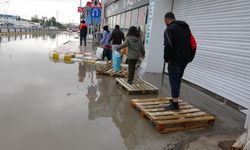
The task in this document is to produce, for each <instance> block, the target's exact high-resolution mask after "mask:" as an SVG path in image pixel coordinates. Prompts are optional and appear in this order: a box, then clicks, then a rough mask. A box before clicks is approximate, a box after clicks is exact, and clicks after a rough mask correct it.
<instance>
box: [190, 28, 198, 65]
mask: <svg viewBox="0 0 250 150" xmlns="http://www.w3.org/2000/svg"><path fill="white" fill-rule="evenodd" d="M190 45H191V49H192V51H191V59H190V62H192V61H193V59H194V57H195V54H196V49H197V42H196V40H195V38H194V35H193V34H192V32H190Z"/></svg>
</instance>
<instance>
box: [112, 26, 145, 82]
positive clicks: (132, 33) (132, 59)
mask: <svg viewBox="0 0 250 150" xmlns="http://www.w3.org/2000/svg"><path fill="white" fill-rule="evenodd" d="M125 47H128V59H127V60H128V83H129V84H133V80H134V75H135V67H136V64H137V62H138V60H139V58H140V57H141V56H142V57H144V56H145V50H144V45H143V43H142V40H141V37H140V34H139V32H138V30H137V28H136V27H135V26H132V27H130V28H129V31H128V34H127V37H126V40H125V42H124V43H123V44H122V45H121V46H119V47H118V48H117V49H118V50H121V49H123V48H125Z"/></svg>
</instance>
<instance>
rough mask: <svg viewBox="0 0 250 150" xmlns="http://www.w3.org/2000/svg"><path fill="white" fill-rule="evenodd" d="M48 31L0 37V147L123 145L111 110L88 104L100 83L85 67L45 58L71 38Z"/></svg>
mask: <svg viewBox="0 0 250 150" xmlns="http://www.w3.org/2000/svg"><path fill="white" fill-rule="evenodd" d="M53 36H55V35H50V36H48V35H41V36H39V37H29V35H28V37H27V38H25V37H24V36H23V37H22V39H21V38H20V37H17V39H16V40H15V39H14V38H12V37H11V39H10V41H8V39H2V40H1V44H0V46H1V47H0V48H1V49H0V50H1V57H0V69H1V74H0V84H1V87H0V99H1V100H0V122H1V125H0V133H1V136H0V149H1V150H39V149H41V150H45V149H46V150H69V149H75V150H77V149H79V150H80V149H83V148H84V149H110V148H111V146H110V144H109V143H111V142H112V143H113V144H112V149H121V148H122V147H123V148H122V149H126V148H125V145H124V143H123V140H122V137H121V135H120V132H119V130H117V129H115V130H114V128H116V127H115V124H114V123H113V121H112V119H110V117H111V114H109V113H108V114H102V113H100V114H98V112H99V110H97V108H94V107H95V103H96V101H100V103H101V101H102V100H101V99H98V97H99V96H100V95H103V93H100V92H99V86H105V83H102V82H103V81H102V80H100V79H96V76H95V72H94V69H93V67H91V66H90V67H86V66H79V64H73V65H67V64H55V63H53V62H51V61H49V58H48V56H49V54H48V53H49V50H50V49H52V48H54V47H56V45H57V42H58V44H60V43H63V42H65V41H66V40H68V39H70V38H72V37H71V36H69V35H58V37H57V38H58V41H57V38H55V37H53ZM53 38H54V39H53ZM79 69H80V73H79ZM83 71H84V72H83ZM85 71H86V72H85ZM79 81H84V82H79ZM105 107H106V106H105V105H103V106H102V108H101V109H102V110H103V111H105ZM106 111H107V112H111V111H112V110H109V108H108V109H107V110H106ZM103 115H104V116H103ZM96 141H99V142H100V143H99V144H96Z"/></svg>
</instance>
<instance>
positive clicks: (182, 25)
mask: <svg viewBox="0 0 250 150" xmlns="http://www.w3.org/2000/svg"><path fill="white" fill-rule="evenodd" d="M173 24H176V25H179V26H181V27H184V28H188V27H189V25H188V24H187V23H186V22H185V21H179V20H177V21H174V22H173Z"/></svg>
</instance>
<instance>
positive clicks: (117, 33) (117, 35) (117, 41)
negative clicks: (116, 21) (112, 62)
mask: <svg viewBox="0 0 250 150" xmlns="http://www.w3.org/2000/svg"><path fill="white" fill-rule="evenodd" d="M122 41H125V36H124V33H123V32H122V31H121V30H120V26H119V25H115V29H114V30H113V31H112V33H111V36H110V39H109V42H112V51H113V53H114V52H115V51H117V47H119V46H120V45H121V44H122Z"/></svg>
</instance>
